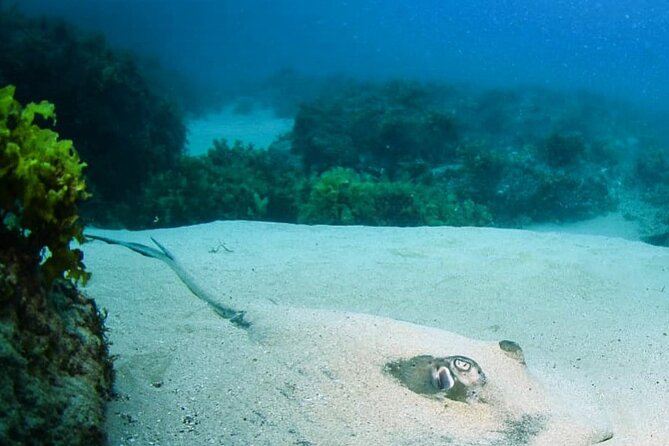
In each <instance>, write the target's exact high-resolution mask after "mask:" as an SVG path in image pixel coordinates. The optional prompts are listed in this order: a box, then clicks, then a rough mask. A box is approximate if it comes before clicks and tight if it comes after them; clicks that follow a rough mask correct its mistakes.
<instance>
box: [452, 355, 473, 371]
mask: <svg viewBox="0 0 669 446" xmlns="http://www.w3.org/2000/svg"><path fill="white" fill-rule="evenodd" d="M453 365H454V366H455V368H456V369H458V370H461V371H463V372H468V371H469V369H471V368H472V364H471V363H470V362H468V361H465V360H464V359H460V358H457V359H456V360H455V361H453Z"/></svg>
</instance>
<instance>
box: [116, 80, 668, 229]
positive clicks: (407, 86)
mask: <svg viewBox="0 0 669 446" xmlns="http://www.w3.org/2000/svg"><path fill="white" fill-rule="evenodd" d="M625 105H626V104H618V103H616V102H615V101H612V100H607V99H605V98H602V97H599V96H595V95H590V94H586V93H578V92H577V93H564V92H562V93H559V92H552V91H547V90H541V89H524V90H485V89H475V88H471V87H464V86H453V85H447V84H434V83H433V84H424V83H417V82H411V81H391V82H376V83H372V82H357V81H346V82H343V81H341V80H338V81H336V82H332V83H330V84H327V85H324V86H323V87H322V88H321V94H320V95H317V96H315V97H312V98H309V99H306V100H303V101H302V103H301V104H300V105H299V106H298V107H297V112H296V114H295V123H294V127H293V130H292V132H290V133H289V134H287V135H284V136H282V137H280V138H279V139H277V140H276V141H275V142H274V143H273V144H272V145H271V146H270V147H269V148H267V149H264V148H254V147H252V146H248V145H247V146H245V145H244V144H242V143H241V142H239V141H237V142H235V143H234V144H229V143H227V142H225V141H224V140H217V141H214V142H213V147H212V149H211V150H210V151H209V153H208V154H206V155H202V156H199V157H192V156H183V157H182V158H181V159H180V161H179V162H178V165H177V167H176V168H174V169H171V170H165V171H163V172H161V173H160V174H158V175H156V176H154V177H152V178H151V180H149V182H148V183H147V187H146V188H145V189H144V191H143V194H142V195H141V197H140V200H141V202H142V204H141V206H138V207H137V208H140V209H142V212H143V214H141V215H140V214H137V213H135V214H134V215H135V216H136V217H137V219H136V220H133V219H125V220H124V224H131V225H135V226H136V227H146V226H151V225H154V224H155V225H167V226H170V225H183V224H193V223H199V222H203V221H211V220H216V219H254V220H272V221H283V222H298V223H308V224H364V225H394V226H416V225H456V226H463V225H470V226H492V225H494V226H504V227H522V226H524V225H527V224H531V223H540V222H567V221H576V220H582V219H587V218H591V217H595V216H598V215H601V214H604V213H606V212H609V211H612V210H615V209H617V208H618V209H623V210H624V211H625V213H626V216H627V217H628V218H640V217H642V215H641V214H643V213H642V212H640V211H639V209H644V208H646V209H652V208H653V206H656V207H657V208H658V209H660V208H661V206H660V204H659V203H660V202H661V201H662V199H663V198H662V197H663V196H664V197H666V190H664V189H663V186H662V185H663V184H666V180H665V179H664V178H665V176H666V174H665V173H666V172H667V170H666V169H665V168H663V163H664V162H666V161H665V159H666V155H665V153H664V152H663V151H662V150H661V147H662V146H661V144H660V143H659V142H658V141H659V139H658V138H657V137H655V136H654V135H653V134H652V133H651V132H650V131H649V130H648V129H647V124H646V121H645V120H644V115H643V114H642V113H640V112H636V111H635V110H634V109H631V108H629V107H625ZM653 202H654V203H656V204H652V203H653ZM648 206H650V207H648ZM646 216H647V215H646ZM658 218H659V220H658ZM647 220H649V221H652V222H654V226H653V228H652V231H657V230H658V228H659V229H660V230H661V226H662V225H661V224H658V221H659V222H661V221H662V219H661V216H660V217H658V216H657V215H656V216H653V217H652V218H648V219H647Z"/></svg>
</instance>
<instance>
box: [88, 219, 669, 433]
mask: <svg viewBox="0 0 669 446" xmlns="http://www.w3.org/2000/svg"><path fill="white" fill-rule="evenodd" d="M98 233H101V234H105V235H108V236H110V237H115V238H122V239H124V240H129V241H136V242H140V243H150V241H149V236H154V237H156V238H157V239H158V240H160V241H161V242H163V243H164V244H165V245H166V246H168V247H169V248H170V249H171V250H172V251H173V253H174V254H175V255H176V257H177V258H179V259H180V260H181V261H182V263H183V264H184V266H186V267H187V268H188V269H190V270H191V271H193V272H194V274H195V275H196V276H197V278H198V279H200V280H201V281H202V283H203V284H205V286H206V287H207V288H208V289H209V290H210V291H212V292H213V293H216V294H217V295H218V296H220V301H221V302H224V303H228V304H230V305H233V306H236V307H238V308H251V309H257V310H256V311H257V314H258V315H259V316H258V322H257V323H256V326H258V327H265V330H260V329H258V330H257V331H255V332H254V334H253V336H249V335H248V334H247V333H246V332H244V331H242V330H240V329H237V328H235V327H232V326H231V325H230V324H229V323H227V322H225V321H223V320H221V319H220V318H219V317H217V316H216V315H215V314H214V313H213V312H212V311H211V310H210V309H209V308H208V307H207V306H206V305H205V304H203V303H201V302H200V301H198V300H197V299H196V298H195V297H193V296H192V295H191V294H190V293H189V291H188V290H187V289H186V288H185V287H184V286H183V285H182V284H181V283H180V282H179V281H178V279H177V278H176V276H175V275H174V274H173V273H172V271H171V270H169V268H167V267H166V266H165V265H163V264H161V263H160V262H158V261H156V260H154V259H149V258H145V257H141V256H139V255H138V254H135V253H132V252H130V251H128V250H126V249H125V248H122V247H118V246H110V245H105V244H102V243H99V242H94V243H89V244H87V245H85V254H86V259H85V260H86V264H87V266H88V268H89V270H90V271H91V272H92V273H93V278H92V280H91V282H90V284H89V285H88V287H87V292H88V294H89V295H91V296H92V297H94V298H95V299H96V300H97V301H98V302H99V304H100V305H102V306H103V307H105V308H107V309H108V311H109V318H108V320H107V325H108V327H109V328H110V338H111V340H112V342H113V346H112V352H113V353H114V354H116V355H119V356H118V359H117V361H116V367H117V371H118V376H117V390H118V391H119V394H120V397H119V399H117V400H116V401H114V402H112V403H111V405H110V410H109V435H110V443H111V444H112V445H120V444H133V443H135V444H163V445H165V444H189V445H191V444H192V445H205V444H226V445H227V444H234V445H237V444H238V445H246V444H303V445H306V444H318V445H321V444H324V445H328V444H333V445H335V444H374V443H370V441H371V442H374V441H376V442H377V443H376V444H413V443H411V439H415V438H418V437H420V438H423V439H425V438H427V439H431V441H432V443H430V441H428V442H427V443H424V444H438V441H437V440H435V439H438V438H440V437H439V435H440V429H446V430H447V429H450V428H452V426H451V427H450V428H449V424H448V419H446V420H442V419H439V417H440V416H442V415H444V414H447V415H448V414H451V415H449V416H463V415H462V414H460V415H457V414H458V413H459V412H457V411H455V412H448V411H446V412H444V409H443V407H441V408H436V407H433V406H434V401H429V402H427V403H426V402H425V401H426V398H424V397H420V396H416V395H415V394H412V393H411V392H409V391H408V390H406V391H404V392H401V391H400V390H398V387H397V385H396V384H395V383H393V382H391V381H388V380H386V381H384V380H383V378H379V377H378V376H376V375H374V376H375V377H374V379H371V380H370V379H368V378H369V377H370V374H372V373H375V371H378V370H379V367H378V364H379V363H382V362H383V360H384V358H383V355H384V354H383V352H389V351H390V352H394V354H401V355H405V354H406V355H411V354H414V353H415V354H419V353H428V354H433V353H432V351H435V350H440V349H441V348H443V349H444V350H443V351H435V353H434V354H435V355H439V354H451V353H452V352H453V350H452V349H453V348H456V349H457V348H460V346H456V347H453V346H451V345H445V344H452V343H455V344H462V348H463V349H464V350H465V351H467V352H471V355H472V357H473V356H474V355H480V356H481V357H484V358H489V355H490V353H489V352H488V350H486V348H488V349H489V348H491V347H486V346H489V345H494V344H480V343H476V342H473V341H469V340H468V339H465V338H457V337H456V336H455V335H451V334H450V333H448V332H445V331H441V330H434V329H432V328H428V327H436V328H444V329H446V330H448V331H451V332H456V333H459V334H461V335H464V336H467V337H469V338H474V339H482V340H487V341H498V340H500V339H512V340H515V341H517V342H518V343H520V345H521V346H522V347H523V348H524V350H525V356H526V358H527V361H528V366H529V369H530V372H531V373H532V374H533V375H534V376H535V377H537V378H538V379H539V380H540V381H541V382H542V383H543V387H544V388H545V389H546V392H548V393H551V392H552V393H553V395H554V396H555V397H556V400H561V401H559V404H561V406H560V407H562V408H563V409H566V410H567V415H574V420H575V421H573V423H574V424H572V425H570V426H572V429H571V430H570V431H569V432H570V435H571V434H572V433H574V435H576V434H575V432H580V431H582V430H583V429H585V428H586V427H587V426H591V427H592V429H593V432H595V431H596V432H601V431H603V430H606V429H607V428H609V427H610V428H611V429H612V431H613V433H614V435H615V436H614V438H613V439H612V440H610V441H608V442H607V443H606V444H611V445H630V444H635V445H664V444H669V425H668V424H667V423H666V420H667V419H669V336H668V334H669V333H668V332H669V289H667V288H669V287H667V285H669V283H668V282H669V250H668V249H664V248H658V247H652V246H648V245H644V244H642V243H639V242H630V241H625V240H622V239H617V238H606V237H598V236H590V235H567V234H558V233H535V232H529V231H513V230H497V229H472V228H461V229H457V228H412V229H397V228H364V227H324V226H323V227H308V226H295V225H283V224H265V223H249V222H225V223H212V224H208V225H201V226H194V227H187V228H178V229H171V230H159V231H146V232H122V231H118V232H117V231H98ZM221 243H223V244H224V245H225V246H226V247H227V248H229V249H231V250H232V251H233V252H227V251H226V250H224V249H219V250H218V252H216V253H213V252H209V251H210V250H211V249H212V248H215V247H217V246H219V244H221ZM273 308H276V311H275V313H274V312H273V311H274V310H273ZM258 309H259V310H258ZM311 309H327V310H340V311H345V312H353V313H365V314H369V315H377V316H384V317H388V318H392V319H395V320H402V321H409V322H412V323H415V324H420V325H423V326H427V327H418V326H415V325H406V324H402V323H399V322H394V321H392V320H388V319H381V318H376V319H375V318H369V319H366V318H367V317H365V316H356V315H348V314H346V315H342V314H341V313H335V314H332V313H323V312H319V311H316V312H314V311H312V310H311ZM337 318H339V319H337ZM296 319H297V320H298V322H299V321H304V322H303V324H302V325H297V326H295V325H294V321H295V320H296ZM347 321H348V322H347ZM361 324H362V325H361ZM365 324H367V326H369V325H370V324H371V326H372V327H373V328H371V329H370V332H369V333H368V334H367V336H366V337H363V338H359V337H356V335H355V333H359V331H360V329H361V327H363V326H366V325H365ZM319 327H323V328H322V331H321V329H319ZM305 333H310V334H311V336H307V337H306V338H308V339H306V338H305V336H304V335H305ZM384 334H387V339H384V336H383V335H384ZM319 335H320V336H322V337H321V338H318V336H319ZM458 339H459V340H458ZM333 340H336V341H337V342H340V344H336V343H335V342H334V341H333ZM423 348H425V351H422V352H421V351H420V350H421V349H423ZM338 351H340V352H341V355H337V352H338ZM458 351H459V350H458ZM358 353H361V354H358ZM365 357H367V358H370V361H369V363H368V364H365V362H364V361H361V360H360V358H365ZM342 358H344V359H345V358H353V359H351V369H350V370H352V371H357V373H353V372H351V373H352V374H351V375H349V374H347V373H348V372H347V371H348V370H349V369H347V362H346V361H344V362H343V363H341V361H342ZM319 361H323V363H324V364H327V367H323V369H324V370H323V376H326V377H327V379H325V378H323V377H322V376H321V378H314V377H317V376H319V375H318V372H319V371H320V369H321V368H320V367H319ZM495 364H496V363H495V361H492V359H491V360H490V361H488V362H486V363H485V365H484V364H482V367H484V370H486V368H487V369H488V370H489V372H488V373H491V372H494V374H493V376H495V377H496V376H499V379H500V380H501V379H502V372H501V371H500V370H499V369H497V368H495V367H496V365H495ZM327 375H330V376H329V377H328V376H327ZM358 376H359V377H360V380H359V381H358V380H356V377H358ZM528 379H530V378H528ZM338 380H339V381H338ZM493 381H494V380H493ZM333 382H334V384H332V383H333ZM337 382H339V383H343V384H345V385H344V386H343V387H341V386H340V387H337V384H336V383H337ZM328 383H330V388H327V387H324V386H327V385H328ZM154 385H155V386H154ZM537 388H539V387H537ZM520 395H522V396H520ZM573 395H576V396H577V397H576V398H574V397H573ZM561 397H562V398H561ZM507 400H513V398H510V397H507ZM529 400H530V399H529V398H527V395H525V394H522V393H521V394H519V398H517V401H515V402H513V401H508V404H510V405H511V406H513V404H517V405H519V407H520V406H523V405H525V406H523V407H524V408H525V409H527V407H528V406H527V404H530V405H531V404H533V403H532V402H531V401H529ZM347 401H348V403H347ZM540 401H543V400H542V399H541V400H540ZM397 402H400V403H401V404H404V405H409V404H410V405H411V408H412V409H411V408H407V407H395V406H394V405H396V403H397ZM381 404H386V407H387V409H385V410H384V411H383V412H384V413H378V414H377V413H370V410H379V407H383V406H380V405H381ZM537 404H539V403H537ZM578 406H583V407H582V409H583V410H579V407H578ZM354 407H358V408H359V412H358V413H356V412H355V411H354V410H353V408H354ZM523 407H520V409H519V410H521V409H522V410H525V409H523ZM414 409H415V410H414ZM507 409H508V407H507ZM552 409H554V408H552ZM439 410H441V411H442V412H439ZM447 410H453V409H447ZM508 410H510V413H515V412H513V410H512V409H508ZM555 410H558V409H555ZM570 411H571V412H573V413H569V412H570ZM558 412H559V410H558ZM558 412H552V413H558ZM581 412H587V413H585V414H583V413H581ZM585 415H587V416H585ZM465 418H466V416H465ZM355 420H358V422H354V421H355ZM388 420H389V421H388ZM398 420H403V423H402V424H399V421H398ZM386 421H387V422H386ZM464 423H465V424H466V421H465V422H464ZM485 423H486V421H485V419H484V420H483V421H481V426H483V427H482V429H483V428H484V427H485ZM584 426H585V427H584ZM563 427H564V426H563ZM551 428H553V430H551ZM559 429H560V424H559V423H558V424H556V425H555V426H552V427H551V426H549V434H550V435H555V434H556V433H558V432H559ZM579 429H580V430H579ZM470 431H471V429H470ZM474 433H476V432H474ZM463 435H464V434H463ZM564 435H565V436H564V437H563V438H564V440H565V441H564V443H562V444H570V445H571V444H586V443H577V442H574V441H573V438H572V439H569V438H568V435H567V433H566V432H565V434H564ZM579 438H580V437H579ZM388 439H393V441H387V440H388ZM470 440H471V439H470ZM384 441H385V443H383V442H384ZM537 441H539V442H541V438H540V437H539V438H538V439H537ZM456 444H457V443H456ZM473 444H478V443H473ZM480 444H495V443H490V442H488V443H486V442H482V443H480ZM541 444H561V443H559V442H557V443H556V442H555V441H552V442H549V440H547V439H545V438H544V441H543V443H541Z"/></svg>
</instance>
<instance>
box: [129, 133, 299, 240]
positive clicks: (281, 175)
mask: <svg viewBox="0 0 669 446" xmlns="http://www.w3.org/2000/svg"><path fill="white" fill-rule="evenodd" d="M304 181H306V179H305V178H303V176H302V175H300V172H299V170H298V169H296V168H295V167H293V166H291V165H290V163H289V161H288V160H287V159H286V157H284V156H282V154H281V153H277V152H275V151H273V150H269V151H266V150H256V149H254V148H253V146H244V145H243V144H241V143H239V142H236V143H235V144H233V145H232V146H230V145H229V144H228V143H227V142H226V141H225V140H216V141H214V142H213V147H212V148H211V149H210V150H209V152H208V153H207V154H206V155H203V156H198V157H190V156H183V157H181V158H179V160H178V162H177V165H176V166H175V167H174V168H173V169H169V170H165V171H164V172H161V173H158V174H156V175H153V176H152V177H151V179H150V181H149V182H148V184H147V185H146V187H145V188H144V190H143V192H142V195H141V198H140V201H141V203H142V206H141V207H140V208H139V210H138V209H133V210H131V211H130V210H129V211H128V216H127V218H126V219H125V220H126V222H130V224H131V226H139V227H142V226H144V227H146V226H152V225H153V226H164V225H167V226H172V225H187V224H195V223H201V222H204V221H212V220H235V219H246V220H272V221H284V222H294V221H296V220H297V214H298V210H297V207H298V201H299V197H300V195H301V188H302V185H303V182H304Z"/></svg>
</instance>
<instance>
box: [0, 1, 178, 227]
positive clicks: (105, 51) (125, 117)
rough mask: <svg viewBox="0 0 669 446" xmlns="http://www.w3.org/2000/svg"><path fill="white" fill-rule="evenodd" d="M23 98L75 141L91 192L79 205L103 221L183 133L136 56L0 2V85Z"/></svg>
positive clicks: (170, 155)
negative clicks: (44, 105) (45, 103)
mask: <svg viewBox="0 0 669 446" xmlns="http://www.w3.org/2000/svg"><path fill="white" fill-rule="evenodd" d="M6 84H13V85H16V87H17V92H16V94H17V99H18V100H20V101H21V102H23V103H26V102H30V101H39V100H41V99H44V98H48V99H49V100H50V101H51V102H52V103H54V104H55V105H56V106H57V108H58V121H57V122H56V123H55V130H56V131H58V133H59V134H60V135H61V136H63V137H64V138H68V139H72V140H74V141H76V142H77V149H78V151H79V154H80V155H81V158H82V160H84V161H85V162H86V163H87V164H88V166H89V167H88V169H87V170H86V176H87V180H88V184H89V189H90V191H91V192H92V193H93V197H92V199H91V200H89V201H88V202H87V203H86V204H85V206H84V207H83V209H82V211H83V212H84V213H85V214H86V215H87V216H88V217H89V219H93V220H95V221H96V222H98V223H100V222H105V221H107V220H109V217H108V216H107V213H109V212H111V213H114V212H115V205H117V204H118V203H122V202H127V201H130V200H132V199H133V198H134V197H136V196H137V194H138V193H139V191H140V190H141V188H142V187H143V185H144V184H145V183H146V181H147V180H148V178H149V176H150V175H151V174H152V173H155V172H159V171H162V170H164V169H167V168H169V167H172V166H173V165H174V164H175V163H176V160H177V158H178V157H179V155H180V154H181V151H182V149H183V145H184V142H185V137H186V133H185V132H186V129H185V126H184V124H183V117H182V113H181V111H180V110H179V107H178V106H177V105H176V103H175V102H174V101H173V100H171V99H170V98H169V97H168V96H167V94H166V93H165V92H164V90H160V91H158V88H157V87H155V85H156V84H157V83H155V82H150V81H149V79H148V78H147V75H146V74H145V70H143V69H142V66H141V63H140V61H139V59H138V58H137V57H136V56H134V55H132V54H131V53H129V52H127V51H126V52H121V51H118V50H114V49H112V48H110V46H109V45H108V44H107V43H106V41H105V39H104V38H103V37H102V36H101V35H99V34H91V33H85V32H83V31H80V30H78V29H77V28H75V27H74V26H72V25H70V24H68V23H67V22H65V21H63V20H58V19H55V18H46V17H45V18H30V17H26V16H24V15H22V14H20V13H19V12H18V11H17V10H16V8H3V7H0V85H6Z"/></svg>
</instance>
